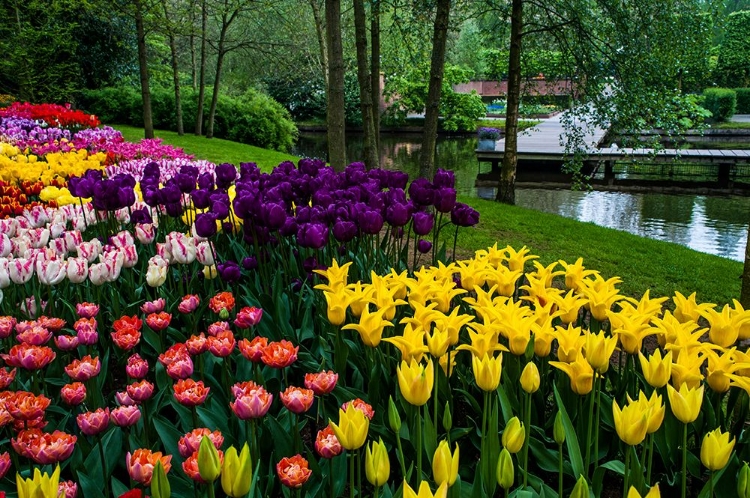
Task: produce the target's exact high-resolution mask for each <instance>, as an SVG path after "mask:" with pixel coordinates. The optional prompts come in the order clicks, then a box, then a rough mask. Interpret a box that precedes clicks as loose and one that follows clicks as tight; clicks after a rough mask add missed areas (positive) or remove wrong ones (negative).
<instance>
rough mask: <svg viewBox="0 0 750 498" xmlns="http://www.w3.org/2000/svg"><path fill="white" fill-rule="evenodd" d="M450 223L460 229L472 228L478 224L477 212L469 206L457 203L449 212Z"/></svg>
mask: <svg viewBox="0 0 750 498" xmlns="http://www.w3.org/2000/svg"><path fill="white" fill-rule="evenodd" d="M451 222H453V224H454V225H458V226H460V227H472V226H474V225H476V224H477V223H479V212H478V211H477V210H476V209H474V208H473V207H471V206H467V205H466V204H464V203H462V202H457V203H456V206H455V207H454V208H453V211H451Z"/></svg>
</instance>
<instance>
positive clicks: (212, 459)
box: [198, 437, 221, 482]
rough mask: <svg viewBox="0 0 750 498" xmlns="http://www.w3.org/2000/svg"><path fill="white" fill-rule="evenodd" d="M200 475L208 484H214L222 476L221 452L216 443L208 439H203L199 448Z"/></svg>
mask: <svg viewBox="0 0 750 498" xmlns="http://www.w3.org/2000/svg"><path fill="white" fill-rule="evenodd" d="M198 473H199V474H200V476H201V479H203V480H204V481H206V482H214V481H215V480H216V479H217V478H218V477H219V474H221V461H220V460H219V452H218V450H217V449H216V446H214V443H213V442H212V441H211V440H210V439H209V438H207V437H204V438H203V439H201V444H200V447H199V448H198Z"/></svg>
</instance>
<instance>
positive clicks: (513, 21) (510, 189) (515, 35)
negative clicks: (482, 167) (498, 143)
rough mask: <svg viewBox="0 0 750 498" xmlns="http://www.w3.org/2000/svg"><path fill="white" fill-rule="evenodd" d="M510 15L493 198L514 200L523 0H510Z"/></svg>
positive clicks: (507, 200)
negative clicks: (502, 126) (502, 143)
mask: <svg viewBox="0 0 750 498" xmlns="http://www.w3.org/2000/svg"><path fill="white" fill-rule="evenodd" d="M512 1H513V4H512V10H511V15H510V54H509V56H508V95H507V101H506V104H505V151H504V153H503V165H502V168H501V169H500V182H499V184H498V186H497V196H496V200H497V201H500V202H504V203H506V204H515V203H516V188H515V185H516V168H517V166H518V108H519V106H520V104H521V30H522V28H523V0H512Z"/></svg>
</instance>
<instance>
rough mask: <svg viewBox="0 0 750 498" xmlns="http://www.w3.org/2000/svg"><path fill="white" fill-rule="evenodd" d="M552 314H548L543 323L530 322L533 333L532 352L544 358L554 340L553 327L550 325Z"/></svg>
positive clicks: (547, 354) (550, 350) (550, 349)
mask: <svg viewBox="0 0 750 498" xmlns="http://www.w3.org/2000/svg"><path fill="white" fill-rule="evenodd" d="M552 320H554V318H553V316H549V317H548V318H547V320H545V321H544V323H541V324H540V323H539V320H538V317H537V321H536V322H535V323H533V324H531V333H532V334H534V354H535V355H536V356H537V357H538V358H546V357H547V356H549V354H550V353H551V352H552V341H554V340H555V328H554V327H553V326H552Z"/></svg>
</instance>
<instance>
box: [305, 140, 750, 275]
mask: <svg viewBox="0 0 750 498" xmlns="http://www.w3.org/2000/svg"><path fill="white" fill-rule="evenodd" d="M420 137H421V135H419V134H416V133H415V134H399V135H395V134H384V135H382V137H381V150H380V165H381V167H382V168H386V169H399V170H401V171H404V172H406V173H408V174H409V177H410V178H414V177H416V175H417V173H418V171H419V153H420V148H421V144H420ZM476 144H477V141H476V138H474V137H473V136H472V137H440V138H439V139H438V144H437V160H436V162H437V165H438V167H441V168H445V169H450V170H453V171H454V172H455V175H456V188H457V190H458V191H459V193H460V194H463V195H470V196H475V197H481V198H486V199H494V196H495V189H493V188H476V187H475V186H474V181H475V180H476V176H477V172H478V168H479V165H478V163H477V161H476V157H475V154H474V150H475V148H476ZM326 150H327V144H326V136H325V134H324V133H302V134H301V136H300V139H299V141H298V143H297V146H296V150H294V151H293V152H294V153H295V154H297V155H300V156H308V157H321V158H325V157H326ZM362 157H363V155H362V136H361V135H358V134H350V135H347V158H348V159H349V160H350V161H354V160H359V159H360V158H362ZM488 167H489V166H488V165H487V164H483V171H487V169H488ZM516 203H517V204H518V205H519V206H523V207H526V208H530V209H536V210H539V211H544V212H548V213H553V214H558V215H561V216H565V217H568V218H573V219H576V220H580V221H588V222H592V223H595V224H597V225H600V226H604V227H609V228H615V229H618V230H624V231H627V232H630V233H634V234H637V235H642V236H645V237H650V238H653V239H658V240H665V241H670V242H675V243H677V244H682V245H684V246H687V247H690V248H692V249H695V250H697V251H702V252H706V253H709V254H715V255H718V256H722V257H725V258H730V259H735V260H738V261H742V260H743V259H744V254H745V243H746V237H747V227H748V221H750V198H746V197H734V196H726V197H714V196H702V195H684V194H683V195H670V194H660V193H629V192H599V191H594V192H575V191H571V190H561V189H556V190H552V189H550V190H547V189H540V188H534V189H524V188H517V189H516Z"/></svg>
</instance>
